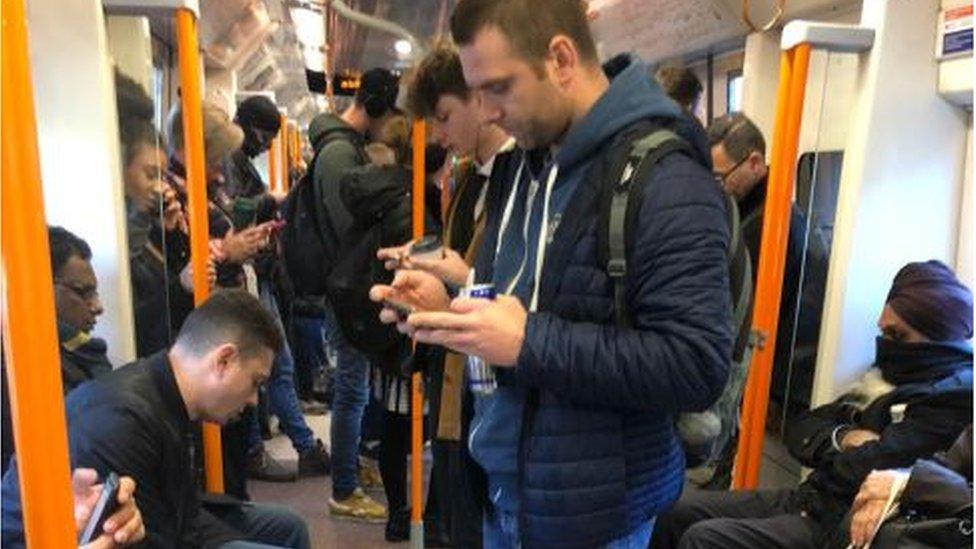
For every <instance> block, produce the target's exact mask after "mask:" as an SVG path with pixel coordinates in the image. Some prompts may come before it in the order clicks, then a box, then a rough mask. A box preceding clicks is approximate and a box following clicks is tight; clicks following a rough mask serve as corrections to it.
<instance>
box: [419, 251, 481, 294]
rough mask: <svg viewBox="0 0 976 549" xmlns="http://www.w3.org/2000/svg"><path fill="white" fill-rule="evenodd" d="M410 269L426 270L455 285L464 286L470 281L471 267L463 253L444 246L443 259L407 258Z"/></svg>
mask: <svg viewBox="0 0 976 549" xmlns="http://www.w3.org/2000/svg"><path fill="white" fill-rule="evenodd" d="M406 261H407V263H409V267H407V268H409V269H417V270H420V271H426V272H428V273H430V274H432V275H434V276H436V277H437V278H439V279H441V280H443V281H444V282H447V283H448V284H451V285H454V286H463V285H464V284H465V283H466V282H467V281H468V273H469V272H471V267H469V266H468V264H467V263H465V261H464V258H463V257H461V254H459V253H457V252H455V251H454V250H451V249H449V248H444V257H443V258H441V259H420V258H415V257H409V256H407V258H406Z"/></svg>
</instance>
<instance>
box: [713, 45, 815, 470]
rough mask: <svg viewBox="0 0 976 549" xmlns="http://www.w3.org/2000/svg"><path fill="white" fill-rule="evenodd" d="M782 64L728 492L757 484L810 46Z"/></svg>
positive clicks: (795, 51)
mask: <svg viewBox="0 0 976 549" xmlns="http://www.w3.org/2000/svg"><path fill="white" fill-rule="evenodd" d="M780 59H781V60H780V78H779V88H778V90H777V98H776V123H775V127H774V129H773V150H772V155H771V156H772V163H771V165H770V170H769V184H768V190H767V197H766V206H765V209H764V210H763V229H762V240H761V242H760V248H759V268H758V278H757V282H756V301H755V310H754V313H753V319H752V330H753V333H754V334H757V335H758V341H757V345H756V350H755V353H754V354H753V357H752V367H751V369H750V372H749V381H748V384H747V385H746V390H745V394H744V396H743V400H742V418H741V424H742V429H741V431H740V436H739V446H738V452H737V455H736V463H735V470H734V472H733V477H732V487H733V488H735V489H753V488H755V487H756V486H757V485H758V484H759V469H760V466H761V464H762V449H763V442H764V440H765V425H766V411H767V408H768V405H769V386H770V378H771V376H772V370H773V356H774V354H775V351H776V330H777V327H778V324H779V308H780V302H781V300H782V291H783V271H784V269H785V266H786V244H787V235H788V232H789V228H790V208H791V204H792V200H793V187H794V174H795V171H796V155H797V148H798V146H799V141H800V124H801V119H802V114H803V100H804V95H805V92H806V84H807V73H808V68H809V65H810V45H809V44H800V45H799V46H796V47H795V48H794V49H792V50H789V51H785V52H783V54H782V55H781V58H780Z"/></svg>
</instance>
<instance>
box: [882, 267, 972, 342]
mask: <svg viewBox="0 0 976 549" xmlns="http://www.w3.org/2000/svg"><path fill="white" fill-rule="evenodd" d="M887 304H888V305H890V306H891V308H892V309H894V311H895V313H897V314H898V316H900V317H901V318H902V320H904V321H905V322H907V323H908V324H909V325H910V326H911V327H912V328H915V329H916V330H918V331H919V332H921V333H922V334H923V335H924V336H925V337H927V338H929V339H931V340H932V341H958V340H964V339H969V338H971V337H972V336H973V294H972V292H971V291H970V290H969V288H967V287H966V286H964V285H963V284H962V283H961V282H959V279H958V278H956V275H955V273H953V272H952V270H951V269H950V268H949V267H947V266H946V265H945V264H944V263H942V262H941V261H936V260H934V259H933V260H930V261H926V262H924V263H922V262H919V263H909V264H908V265H905V266H904V267H902V269H901V270H900V271H898V274H897V275H895V280H894V282H892V284H891V291H890V292H888V299H887Z"/></svg>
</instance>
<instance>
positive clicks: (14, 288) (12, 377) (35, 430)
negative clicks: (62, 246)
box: [0, 0, 76, 547]
mask: <svg viewBox="0 0 976 549" xmlns="http://www.w3.org/2000/svg"><path fill="white" fill-rule="evenodd" d="M2 5H3V13H2V25H3V30H2V34H3V36H2V39H0V40H2V48H3V49H2V52H0V57H2V58H0V65H2V69H0V71H2V79H3V88H2V92H0V95H2V99H0V102H2V105H0V108H2V110H3V117H2V132H3V137H2V147H0V148H2V153H0V156H2V161H0V162H2V169H3V176H4V177H5V178H6V185H3V186H2V187H0V189H2V190H0V193H2V199H0V203H2V216H3V218H2V227H0V228H2V231H3V236H2V243H3V246H2V247H3V252H2V258H3V259H2V262H0V263H2V266H3V278H2V284H0V286H2V290H0V294H2V302H3V331H4V341H5V344H4V346H3V347H4V351H5V352H6V359H7V379H8V380H9V382H10V404H11V406H10V409H11V413H12V415H13V427H14V439H15V441H16V444H17V456H18V458H17V467H18V473H19V476H20V501H21V503H22V505H23V513H24V514H23V518H24V532H25V535H26V539H27V546H28V547H71V546H73V545H75V544H76V534H75V521H74V514H73V511H72V498H71V488H70V486H71V476H70V475H71V473H70V471H71V465H70V464H69V461H68V434H67V430H66V429H65V419H64V418H65V412H64V397H63V396H62V392H61V366H60V360H61V359H60V357H59V355H58V338H57V333H56V331H55V320H54V318H55V315H54V293H53V292H52V290H51V280H52V277H51V258H50V256H49V255H48V249H49V248H48V241H47V226H46V223H45V221H44V197H43V194H42V191H41V175H40V165H39V162H38V153H37V135H36V125H35V118H34V94H33V86H32V83H31V73H30V59H29V55H28V41H27V21H26V13H25V11H24V1H23V0H3V4H2Z"/></svg>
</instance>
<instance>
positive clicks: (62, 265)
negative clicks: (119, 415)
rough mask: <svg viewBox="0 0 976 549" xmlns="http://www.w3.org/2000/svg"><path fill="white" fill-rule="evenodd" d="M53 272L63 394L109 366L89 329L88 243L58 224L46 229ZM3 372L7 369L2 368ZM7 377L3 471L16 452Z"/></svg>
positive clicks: (92, 296)
mask: <svg viewBox="0 0 976 549" xmlns="http://www.w3.org/2000/svg"><path fill="white" fill-rule="evenodd" d="M48 241H49V243H50V248H51V272H52V274H53V275H54V308H55V312H56V315H57V322H58V350H59V351H60V353H61V383H62V386H63V390H64V394H65V395H67V394H68V392H69V391H71V390H72V389H74V388H75V387H77V386H78V385H81V384H82V383H84V382H85V381H88V380H89V379H93V378H95V377H97V376H100V375H102V374H105V373H107V372H111V371H112V364H111V363H110V362H109V361H108V356H107V355H106V349H107V345H106V343H105V340H103V339H100V338H97V337H92V336H91V331H92V330H93V329H94V328H95V322H96V320H97V319H98V317H99V316H100V315H101V314H102V312H103V310H102V302H101V301H100V300H99V299H98V280H97V279H96V278H95V270H94V269H93V268H92V265H91V258H92V253H91V248H89V247H88V243H87V242H85V241H84V240H82V239H81V238H79V237H77V236H75V235H74V234H73V233H71V232H69V231H67V230H65V229H63V228H61V227H50V228H49V229H48ZM4 374H5V373H4ZM6 383H7V376H6V375H3V384H4V385H3V445H2V448H3V456H2V466H3V471H4V472H6V470H7V466H8V464H9V463H10V456H11V455H12V454H13V453H14V441H13V430H12V427H11V426H12V423H11V418H10V399H9V398H7V386H6Z"/></svg>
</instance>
